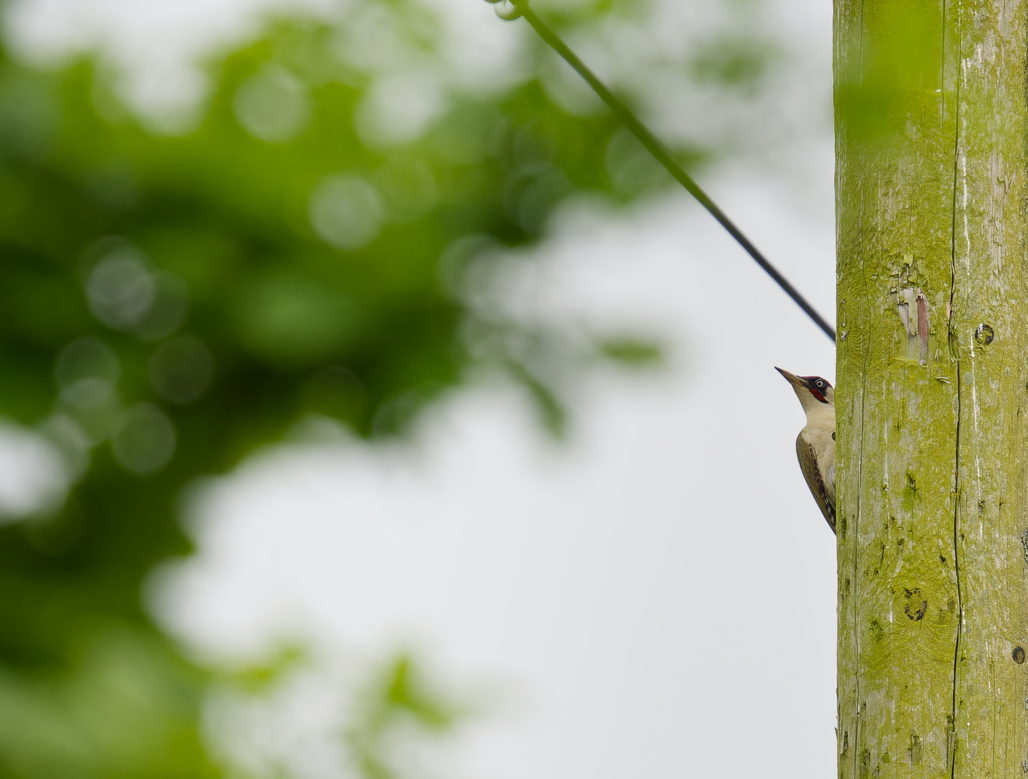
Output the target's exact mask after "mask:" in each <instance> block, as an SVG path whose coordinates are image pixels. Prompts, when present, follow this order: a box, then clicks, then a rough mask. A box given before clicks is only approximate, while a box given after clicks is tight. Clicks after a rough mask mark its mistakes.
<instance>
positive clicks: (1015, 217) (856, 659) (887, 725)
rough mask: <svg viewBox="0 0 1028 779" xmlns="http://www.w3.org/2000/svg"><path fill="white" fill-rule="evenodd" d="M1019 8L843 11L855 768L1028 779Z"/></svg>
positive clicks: (847, 635)
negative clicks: (1024, 778) (1025, 654)
mask: <svg viewBox="0 0 1028 779" xmlns="http://www.w3.org/2000/svg"><path fill="white" fill-rule="evenodd" d="M1026 16H1028V0H1010V1H1009V2H977V3H975V2H954V1H953V0H945V2H942V1H937V2H928V3H917V4H914V3H910V2H909V0H880V1H879V2H874V0H836V3H835V82H836V83H835V95H836V128H837V131H836V152H837V173H836V188H837V222H838V322H839V336H840V337H839V354H838V381H837V384H838V387H837V394H836V408H837V419H838V426H839V429H838V441H839V450H838V458H839V460H838V472H837V473H838V475H837V478H838V544H839V580H838V583H839V650H838V663H839V686H838V694H839V726H838V734H839V736H838V738H839V740H838V745H839V776H840V777H846V779H858V778H860V777H907V776H911V777H913V776H917V777H931V776H948V777H965V778H966V779H972V778H973V779H987V778H989V777H997V778H998V777H1023V776H1028V711H1026V705H1028V703H1026V701H1028V668H1026V667H1025V665H1024V664H1023V663H1024V647H1025V646H1026V645H1028V624H1026V621H1025V616H1026V609H1025V601H1026V597H1028V552H1026V550H1028V542H1025V541H1023V540H1022V539H1023V538H1028V494H1026V486H1028V480H1026V466H1028V425H1026V421H1025V414H1024V412H1025V407H1026V403H1028V369H1026V367H1025V363H1026V360H1028V295H1026V293H1028V269H1026V267H1025V251H1026V248H1028V247H1026V237H1028V205H1026V203H1028V186H1026V177H1028V155H1026V144H1028V106H1026V100H1028V96H1026V94H1028V91H1026V83H1025V82H1026V76H1025V74H1026V67H1028V61H1026V42H1028V22H1026ZM1018 650H1020V653H1019V652H1018Z"/></svg>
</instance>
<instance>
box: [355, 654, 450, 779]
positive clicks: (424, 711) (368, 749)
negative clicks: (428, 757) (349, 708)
mask: <svg viewBox="0 0 1028 779" xmlns="http://www.w3.org/2000/svg"><path fill="white" fill-rule="evenodd" d="M355 714H356V716H355V722H354V724H353V726H352V727H351V728H350V729H349V730H348V732H347V733H346V736H345V738H346V742H347V744H349V746H350V749H351V751H352V753H353V756H354V760H355V763H356V765H357V768H358V770H359V771H360V774H361V776H363V777H364V779H401V777H403V771H402V770H401V769H400V768H399V767H398V766H396V765H395V764H394V763H393V761H392V760H391V755H390V753H391V751H392V749H393V747H394V744H395V738H396V735H397V734H398V733H402V732H404V731H407V737H408V738H409V737H410V733H409V731H410V730H411V726H413V729H414V731H415V732H416V733H419V734H424V735H429V736H440V735H444V734H446V733H448V732H450V731H451V730H452V729H453V728H454V727H455V726H456V725H457V724H458V723H459V722H460V721H461V720H462V719H463V718H464V716H465V714H466V713H465V712H464V711H463V710H462V709H461V708H460V707H459V706H457V705H455V704H453V703H451V702H449V701H447V700H446V699H445V698H444V697H443V695H442V694H440V693H439V692H437V691H435V690H432V689H431V688H430V687H429V686H428V684H427V681H426V679H425V676H424V673H423V671H422V670H421V669H420V668H419V666H418V665H417V664H416V663H415V662H414V661H413V659H412V658H411V657H409V656H406V655H402V656H400V657H398V658H396V659H395V660H394V661H393V662H392V663H390V665H389V666H388V667H386V668H385V669H384V672H383V673H382V674H381V675H380V677H379V678H378V679H376V680H375V682H374V684H373V685H371V686H370V687H369V688H368V690H367V691H366V693H365V695H364V696H363V698H362V699H361V700H360V701H359V703H358V706H357V710H356V712H355Z"/></svg>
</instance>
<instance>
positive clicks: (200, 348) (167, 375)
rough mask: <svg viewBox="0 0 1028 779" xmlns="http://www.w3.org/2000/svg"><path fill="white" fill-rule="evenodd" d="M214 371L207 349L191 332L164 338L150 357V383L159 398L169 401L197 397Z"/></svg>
mask: <svg viewBox="0 0 1028 779" xmlns="http://www.w3.org/2000/svg"><path fill="white" fill-rule="evenodd" d="M213 373H214V358H213V357H212V356H211V352H210V350H209V349H208V348H207V347H206V346H204V344H203V342H202V341H201V340H200V339H198V338H194V337H192V336H182V337H180V338H173V339H171V340H170V341H166V342H164V343H162V344H161V345H160V346H159V347H157V350H156V351H155V352H154V353H153V355H152V356H151V357H150V383H151V384H153V388H154V389H155V390H156V391H157V393H158V394H159V395H160V396H161V397H162V398H164V399H165V400H170V401H171V402H172V403H178V404H180V405H185V404H187V403H192V402H193V401H194V400H196V399H197V398H199V397H200V396H201V395H202V394H203V392H204V390H205V389H207V386H208V385H209V384H210V381H211V376H212V375H213Z"/></svg>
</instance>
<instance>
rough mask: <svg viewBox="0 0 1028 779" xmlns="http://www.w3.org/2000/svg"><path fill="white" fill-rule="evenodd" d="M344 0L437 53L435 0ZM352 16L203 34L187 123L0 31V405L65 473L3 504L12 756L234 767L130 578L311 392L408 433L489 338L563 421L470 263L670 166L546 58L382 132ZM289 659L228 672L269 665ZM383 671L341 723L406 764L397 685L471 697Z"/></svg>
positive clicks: (84, 767)
mask: <svg viewBox="0 0 1028 779" xmlns="http://www.w3.org/2000/svg"><path fill="white" fill-rule="evenodd" d="M639 7H640V4H639V3H637V2H628V3H626V2H601V3H600V4H599V5H598V6H597V7H596V8H591V7H589V8H584V9H578V10H577V11H576V12H575V14H568V15H566V17H565V18H564V23H565V24H571V23H572V22H573V21H574V19H575V18H593V17H594V16H595V15H596V14H597V13H599V12H605V11H608V10H609V11H612V12H617V13H629V12H631V13H638V12H639ZM350 13H351V16H352V18H353V19H357V17H359V16H360V15H361V14H366V15H367V14H371V15H376V16H375V18H376V19H377V24H378V25H379V27H380V28H381V29H385V30H386V31H387V33H388V36H387V37H389V39H390V40H392V41H394V42H398V43H397V46H398V47H399V50H401V51H402V52H405V53H406V54H407V55H410V57H413V58H415V59H417V61H418V63H419V64H418V67H419V68H425V67H429V68H431V65H432V63H436V62H438V61H439V60H440V58H441V54H442V52H440V51H439V47H440V46H441V44H440V42H439V36H438V35H437V30H438V21H437V20H436V19H434V18H433V17H432V15H431V14H430V13H429V12H428V11H427V10H426V9H425V7H423V6H422V5H421V4H419V3H416V2H414V1H413V0H395V2H391V3H389V4H381V3H375V2H372V0H367V1H366V2H363V3H360V2H358V3H354V4H352V8H351V11H350ZM576 14H577V16H576ZM347 21H348V20H344V22H343V23H341V24H340V26H339V27H338V28H335V27H330V26H327V25H324V24H319V23H311V22H297V21H285V22H280V23H277V24H274V25H272V26H270V27H269V28H268V29H267V31H266V34H265V35H264V36H263V37H262V38H261V39H260V40H258V41H255V42H253V43H252V44H250V45H247V46H245V47H243V48H241V49H240V50H238V51H234V52H231V53H228V54H227V55H226V56H224V57H223V58H221V59H220V60H219V61H218V62H216V63H213V64H212V65H211V74H212V79H213V91H212V93H211V96H210V99H209V101H208V104H207V105H206V107H205V110H204V112H203V116H202V119H201V121H200V122H199V124H198V125H197V126H196V127H195V129H193V130H191V131H190V132H188V133H186V134H183V135H177V136H175V135H160V134H154V133H152V132H150V131H149V130H147V129H146V126H145V124H143V123H141V122H140V121H138V120H136V119H135V118H133V116H132V115H131V114H130V113H129V112H127V111H126V110H125V109H124V108H123V107H122V106H120V105H119V104H118V103H117V101H116V100H115V99H114V98H113V97H112V90H111V85H110V84H109V83H107V82H105V81H104V80H103V79H102V78H100V77H99V76H98V75H97V72H96V70H95V68H94V67H93V65H92V64H91V62H89V61H82V62H78V63H76V64H74V65H73V66H71V67H68V68H65V69H62V70H60V71H58V72H55V73H50V74H42V73H37V72H33V71H30V70H28V69H26V68H24V67H21V66H19V65H17V64H15V63H13V62H11V61H9V60H7V59H6V58H5V57H3V55H0V257H2V261H0V414H2V415H3V416H7V417H10V418H13V419H16V420H18V421H19V422H20V423H21V424H23V425H26V426H32V427H36V428H38V429H39V430H41V431H43V432H44V433H45V434H46V435H47V436H49V437H50V438H51V439H52V440H53V441H54V442H55V443H56V444H57V445H58V446H59V447H60V448H61V450H62V452H63V453H64V455H65V457H66V461H67V467H68V472H69V474H70V476H71V477H72V482H73V483H72V487H71V490H70V492H69V494H68V496H67V499H66V501H64V503H63V505H62V506H61V507H60V508H59V509H58V510H56V511H53V512H51V513H49V514H47V515H45V516H41V517H37V518H32V519H30V520H28V521H25V522H23V523H18V524H8V525H5V526H3V527H0V591H2V592H3V593H4V597H3V598H2V599H0V777H18V778H19V779H44V777H46V778H48V777H53V776H66V777H79V776H97V777H99V776H103V777H120V776H126V777H128V776H133V777H139V776H168V777H171V776H191V777H192V776H206V775H215V774H217V773H219V771H220V769H216V768H214V767H212V765H211V764H210V763H209V761H208V758H207V755H206V752H205V750H204V747H203V745H202V741H201V736H200V733H199V724H198V723H199V710H200V706H201V699H202V695H203V692H204V689H205V686H206V685H207V683H208V681H209V679H210V673H211V672H209V671H202V670H200V669H198V668H196V667H194V666H193V665H191V664H190V663H189V662H187V661H186V660H184V659H182V657H181V656H180V655H179V652H178V650H177V649H176V648H175V647H174V646H173V645H172V643H171V642H170V641H169V640H168V639H166V638H165V637H163V636H162V635H161V633H160V632H159V631H158V630H157V629H156V628H155V627H154V625H153V624H152V622H151V620H150V617H149V616H148V615H147V614H146V613H145V611H144V609H143V607H142V605H141V602H140V596H139V593H140V588H141V587H142V585H143V583H144V581H145V579H146V577H147V575H148V574H149V573H150V572H151V571H152V570H153V568H154V566H155V565H156V564H157V563H159V562H162V561H166V560H167V559H168V558H170V557H174V556H181V555H187V554H189V553H190V551H191V546H190V543H189V541H188V540H187V539H186V537H185V536H184V535H183V533H182V532H181V529H180V527H179V524H178V521H177V520H178V517H177V508H176V507H177V505H178V498H179V494H180V491H181V488H182V487H183V485H185V484H187V483H188V482H190V481H191V480H193V479H195V478H196V477H198V476H201V475H206V474H217V473H224V472H225V471H227V470H228V469H231V468H232V467H233V466H235V465H236V464H237V463H239V461H240V459H241V458H243V457H245V456H246V455H247V454H248V453H249V452H251V451H252V450H253V449H254V447H256V446H259V445H262V444H265V443H268V442H273V441H275V440H278V439H280V438H281V437H282V436H283V434H285V433H287V432H288V431H289V430H290V429H291V428H292V427H294V426H295V425H296V424H297V422H299V421H301V420H302V419H303V418H304V417H305V416H308V415H311V414H317V415H322V416H326V417H330V418H332V419H334V420H336V421H337V422H338V423H339V424H341V425H345V426H347V427H348V428H350V429H351V430H353V431H354V432H356V433H357V434H359V435H362V436H367V437H371V436H377V435H389V434H396V433H402V432H403V431H404V430H405V429H406V427H407V424H408V423H409V421H410V419H411V418H412V417H413V415H415V414H416V413H417V412H418V411H419V410H420V409H421V408H423V407H424V406H425V405H426V404H427V403H429V402H431V401H432V399H433V398H435V397H437V396H438V395H439V394H440V393H441V392H443V391H444V390H445V389H446V388H448V387H451V386H453V385H455V384H458V383H459V382H460V381H462V379H463V378H464V377H465V375H466V373H467V371H468V369H469V367H471V366H472V365H473V364H476V363H486V364H492V365H495V366H498V367H501V368H503V369H505V370H507V371H508V373H509V375H511V376H512V377H514V378H515V379H517V380H519V381H521V382H522V383H523V384H524V385H525V386H526V387H527V388H528V389H529V391H530V392H531V394H532V396H533V397H535V398H536V399H537V400H538V404H539V407H540V409H541V411H542V413H543V417H544V420H545V422H546V425H547V426H548V427H549V428H550V429H551V430H553V431H554V432H555V433H559V432H560V430H561V429H562V427H563V424H564V409H563V404H562V403H561V401H560V396H559V393H558V391H557V389H556V388H555V387H554V386H553V383H552V382H551V381H550V380H549V379H548V376H549V374H547V372H546V370H544V369H541V368H540V367H539V365H537V364H536V363H533V359H535V358H536V357H539V356H540V355H542V357H544V358H547V359H549V358H548V357H547V355H551V351H552V350H551V351H547V350H548V349H550V346H548V344H550V345H552V344H553V343H556V342H558V341H559V334H557V333H552V332H546V331H540V332H533V333H532V334H531V336H530V337H528V339H527V341H529V342H531V344H532V345H531V348H529V349H527V351H526V350H525V349H520V350H519V349H518V348H515V347H516V344H517V343H522V342H525V341H526V339H525V337H523V336H524V331H523V325H520V324H515V323H512V322H507V321H505V320H504V319H503V318H502V316H499V315H496V314H494V313H493V312H483V311H481V310H476V309H473V308H472V307H470V306H469V304H468V303H467V301H466V299H465V296H464V295H462V294H460V293H459V292H458V291H457V290H460V289H461V288H462V287H463V286H464V285H466V282H467V280H466V278H465V274H466V273H467V271H468V269H469V268H470V267H472V266H475V267H476V272H479V273H480V272H481V271H482V264H483V263H485V264H486V265H487V266H488V263H489V260H488V253H487V252H482V251H479V250H480V249H482V248H483V247H496V246H502V247H517V246H522V245H528V244H531V243H532V242H535V241H538V240H539V239H540V237H541V236H542V235H543V234H544V231H545V229H546V225H547V221H548V219H549V218H550V216H551V215H552V214H553V211H554V209H555V208H556V207H557V205H558V204H559V203H560V202H561V201H562V200H563V199H565V198H567V197H569V196H571V195H574V194H575V193H579V192H583V191H589V192H593V193H596V192H601V193H605V195H606V196H607V197H609V198H612V199H615V200H622V201H627V200H630V199H631V198H633V197H635V196H636V195H638V194H639V193H640V192H643V191H646V190H648V189H651V188H652V187H653V186H654V185H655V183H656V182H658V181H661V179H659V178H658V177H657V175H658V174H656V173H655V172H654V168H653V166H652V165H651V164H650V163H649V161H648V159H647V158H645V157H644V156H641V155H640V151H639V149H637V148H635V147H634V146H632V143H633V141H630V140H626V139H625V137H624V134H623V133H621V132H620V131H619V129H618V127H617V126H616V124H615V122H614V120H613V119H612V118H610V117H609V116H608V115H607V114H606V113H602V114H599V115H596V116H592V117H586V118H583V117H579V116H574V115H572V114H570V113H569V112H567V111H566V110H564V109H562V108H561V107H560V106H559V105H557V104H555V103H554V102H553V101H552V100H551V99H550V98H549V97H548V94H547V91H546V89H545V88H544V86H543V85H542V83H541V82H540V81H539V80H537V79H536V78H535V77H534V76H531V75H530V76H529V78H527V80H525V81H524V82H523V83H520V84H517V85H515V86H513V87H511V88H510V89H508V90H506V91H504V92H502V93H499V94H494V95H491V96H486V97H483V96H481V95H480V94H477V95H476V94H472V93H466V92H462V91H461V90H459V89H458V88H456V87H454V86H452V85H450V84H448V83H446V82H445V81H444V82H443V83H442V102H441V111H440V112H439V113H438V115H436V116H435V118H434V119H431V121H429V122H428V124H427V125H426V126H425V127H424V128H423V129H422V130H421V131H414V132H409V133H407V134H406V135H404V134H403V133H396V134H395V137H393V136H391V135H390V133H393V131H395V130H396V129H397V128H396V127H393V126H390V125H382V124H381V122H380V123H379V124H378V125H375V123H374V122H373V121H371V120H369V119H368V118H367V117H368V110H369V109H368V106H369V105H370V103H371V101H372V99H373V97H374V90H375V88H376V84H377V81H376V79H377V78H378V77H379V75H380V74H378V73H377V72H376V71H375V68H374V67H372V66H366V65H358V64H354V62H353V58H352V57H349V58H348V56H347V55H348V53H349V51H350V49H351V48H352V47H353V46H355V45H356V44H354V42H353V41H352V40H351V41H349V42H348V41H347V39H346V37H345V35H344V34H343V33H345V32H346V30H347ZM348 47H349V48H348ZM532 56H533V57H536V58H540V57H542V56H544V52H542V51H541V50H539V49H538V48H537V49H533V54H532ZM537 64H538V63H532V64H531V66H530V67H529V69H528V72H529V73H530V74H531V73H534V72H536V70H537V69H538V68H537V67H536V66H537ZM440 72H441V71H440ZM369 122H370V123H369ZM663 181H664V182H666V183H670V180H669V179H666V178H665V179H663ZM476 328H477V331H478V332H484V333H487V334H488V337H486V338H481V339H478V340H477V341H476V349H477V351H474V352H473V351H472V350H471V348H470V347H469V344H468V339H467V338H466V337H465V335H464V334H466V333H467V332H470V331H475V330H476ZM512 344H513V345H512ZM558 351H559V350H558ZM602 351H603V352H604V353H605V354H606V355H607V356H609V357H611V358H614V359H617V360H619V361H621V362H627V363H632V364H639V363H644V362H652V361H653V360H654V359H656V358H657V357H658V356H659V355H658V352H657V351H656V350H655V349H654V348H652V347H650V346H647V345H642V344H635V343H630V342H627V341H624V342H616V341H615V342H611V343H609V344H606V345H605V346H604V347H603V348H602ZM551 356H552V355H551ZM537 362H539V363H540V364H541V363H542V362H545V359H541V360H537ZM551 362H552V360H551ZM293 659H295V658H293V657H292V655H290V656H288V657H284V658H282V659H281V660H280V662H279V663H278V664H272V665H271V666H269V667H268V668H267V669H264V670H260V669H258V670H255V671H253V672H252V673H251V674H250V675H249V676H248V677H247V678H246V679H243V680H236V681H237V682H239V683H241V684H244V686H246V685H250V686H251V687H252V688H253V689H257V688H259V687H260V685H261V684H262V683H265V682H267V681H268V680H270V679H273V678H274V677H275V675H276V674H277V673H278V671H279V670H280V666H282V664H288V662H291V661H292V660H293ZM384 689H386V690H387V691H388V695H387V696H386V698H385V703H382V705H381V707H380V708H379V709H376V711H375V712H373V715H374V716H371V718H370V719H369V720H368V721H369V722H370V723H371V724H369V725H368V727H367V728H366V729H365V730H363V731H361V732H360V733H355V734H353V735H352V737H351V745H352V746H353V747H354V749H355V750H356V753H357V754H359V755H360V756H361V757H360V760H361V763H362V765H363V766H364V770H365V773H366V775H368V776H383V777H384V776H391V775H392V774H390V773H389V771H388V769H387V767H386V766H387V761H386V759H385V757H384V756H383V755H382V753H381V752H382V749H383V748H384V747H383V746H382V742H381V738H380V737H381V734H382V732H383V731H384V729H386V728H387V727H388V726H389V723H391V722H392V721H393V719H395V717H396V716H398V712H403V713H405V716H408V715H409V716H411V717H413V718H415V719H416V720H417V721H418V722H419V723H421V724H422V725H424V726H426V727H431V728H445V727H447V726H448V725H449V724H450V723H452V721H453V719H454V717H455V716H456V715H455V713H454V712H453V711H450V710H448V709H445V708H439V707H437V706H435V705H434V704H432V703H431V701H430V699H429V698H427V697H425V696H424V695H422V694H421V692H419V690H420V688H419V687H418V683H417V677H416V675H415V674H414V671H413V670H412V667H411V665H410V661H409V660H401V661H399V662H398V663H397V664H396V666H395V667H394V668H393V669H392V671H391V676H390V677H389V681H388V683H387V685H386V687H385V688H384Z"/></svg>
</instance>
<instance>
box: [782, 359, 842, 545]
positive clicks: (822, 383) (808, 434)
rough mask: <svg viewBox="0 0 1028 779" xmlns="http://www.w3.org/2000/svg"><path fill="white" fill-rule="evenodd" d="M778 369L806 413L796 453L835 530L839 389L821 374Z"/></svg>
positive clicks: (808, 482)
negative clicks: (836, 405) (794, 373)
mask: <svg viewBox="0 0 1028 779" xmlns="http://www.w3.org/2000/svg"><path fill="white" fill-rule="evenodd" d="M775 370H776V371H778V372H779V373H780V374H782V375H783V376H784V377H785V380H786V381H788V382H789V383H790V384H791V385H792V388H793V390H794V391H795V393H796V397H798V398H799V399H800V405H801V406H803V411H804V412H806V415H807V424H806V426H805V427H804V428H803V429H802V430H800V434H799V436H798V437H797V438H796V454H797V456H798V457H799V458H800V470H802V471H803V478H804V479H806V480H807V486H808V487H810V491H811V492H812V493H813V495H814V500H816V501H817V505H818V507H819V508H820V509H821V513H822V514H824V515H825V519H827V520H828V526H829V527H830V528H831V529H832V532H833V533H834V532H835V390H834V389H832V385H831V383H830V382H829V381H828V380H827V379H822V378H821V377H820V376H794V375H793V374H791V373H789V371H783V370H782V369H781V368H775Z"/></svg>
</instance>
